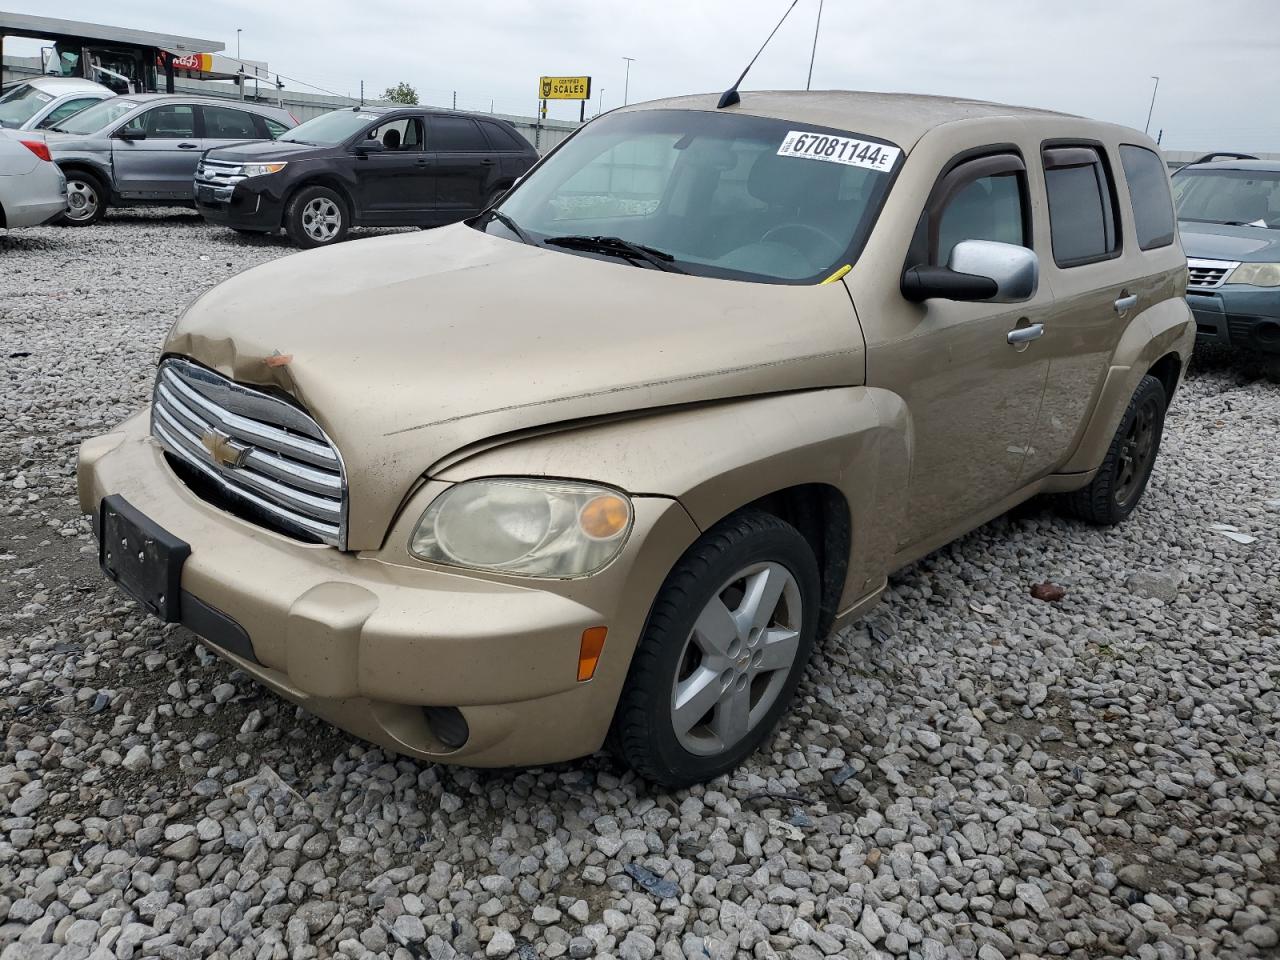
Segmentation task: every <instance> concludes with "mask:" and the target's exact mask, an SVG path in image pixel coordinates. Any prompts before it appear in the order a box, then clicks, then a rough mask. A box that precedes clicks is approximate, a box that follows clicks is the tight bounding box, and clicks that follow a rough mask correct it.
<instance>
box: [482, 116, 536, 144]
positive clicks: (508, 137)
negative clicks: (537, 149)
mask: <svg viewBox="0 0 1280 960" xmlns="http://www.w3.org/2000/svg"><path fill="white" fill-rule="evenodd" d="M480 126H481V128H482V129H483V130H484V133H485V136H486V137H488V138H489V143H490V144H492V146H493V149H495V150H502V151H503V152H507V151H512V152H514V151H516V150H520V151H527V150H532V149H533V145H532V144H531V143H529V141H528V140H525V139H524V138H523V137H521V136H520V134H518V133H516V132H515V131H514V130H511V129H509V128H508V127H504V126H503V125H502V124H500V123H493V122H492V121H489V120H481V121H480Z"/></svg>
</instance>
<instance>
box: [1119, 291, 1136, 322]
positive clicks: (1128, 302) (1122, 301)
mask: <svg viewBox="0 0 1280 960" xmlns="http://www.w3.org/2000/svg"><path fill="white" fill-rule="evenodd" d="M1137 305H1138V295H1137V294H1136V293H1126V294H1124V295H1122V296H1121V297H1120V298H1119V299H1117V300H1116V304H1115V306H1116V313H1118V314H1120V316H1122V317H1123V316H1124V315H1125V314H1126V313H1128V312H1129V311H1130V310H1132V309H1133V308H1134V307H1136V306H1137Z"/></svg>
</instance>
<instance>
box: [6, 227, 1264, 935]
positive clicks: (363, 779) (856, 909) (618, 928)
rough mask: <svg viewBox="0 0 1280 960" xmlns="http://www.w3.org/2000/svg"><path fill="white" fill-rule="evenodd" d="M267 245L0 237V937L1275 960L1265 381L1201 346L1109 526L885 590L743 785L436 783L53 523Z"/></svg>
mask: <svg viewBox="0 0 1280 960" xmlns="http://www.w3.org/2000/svg"><path fill="white" fill-rule="evenodd" d="M289 252H290V250H289V248H288V247H286V246H285V245H284V244H283V243H282V242H280V241H272V240H258V241H246V240H243V239H241V238H239V237H237V236H235V235H234V234H232V233H230V232H229V231H221V230H212V229H208V228H205V227H204V226H202V225H201V224H200V223H199V221H198V220H195V219H194V218H193V217H192V216H191V215H190V214H188V213H184V212H181V211H162V212H154V213H153V212H147V213H118V214H116V215H115V216H114V217H113V218H112V219H111V220H109V221H108V222H107V223H105V224H103V225H101V226H98V227H95V228H92V229H85V230H59V229H39V230H28V231H24V232H14V233H9V234H3V233H0V366H2V369H3V371H4V374H3V382H4V390H3V395H2V397H0V611H2V615H0V650H2V651H3V653H4V662H3V663H2V664H0V718H2V719H3V723H4V726H5V739H4V742H3V744H2V745H0V958H3V960H17V958H45V957H54V956H57V957H66V958H83V957H86V956H89V957H94V958H107V957H111V956H114V957H117V958H121V960H127V958H130V957H164V958H169V957H172V958H178V957H208V956H212V957H217V958H228V957H230V958H246V960H247V958H256V960H267V958H274V960H283V958H285V957H296V958H307V957H313V956H334V955H338V954H340V955H343V956H348V957H371V956H378V957H382V956H394V957H395V958H397V960H415V958H422V957H431V958H441V957H452V956H455V955H457V956H464V957H465V956H488V957H503V956H508V955H510V956H517V957H520V958H533V957H557V956H564V955H568V956H570V957H589V956H615V957H622V958H627V960H632V958H644V960H647V958H651V957H654V956H661V957H663V958H673V960H674V958H681V957H689V958H695V957H713V958H728V957H734V956H754V957H757V958H765V957H786V958H795V960H814V958H819V957H823V956H841V957H868V956H876V955H879V956H896V957H912V958H942V957H952V958H971V957H977V958H979V960H999V958H1002V957H1014V956H1021V957H1033V956H1034V957H1042V956H1069V957H1081V958H1083V957H1103V956H1122V955H1124V956H1133V957H1139V958H1144V960H1152V958H1174V957H1205V958H1208V957H1250V956H1276V955H1277V946H1276V945H1277V937H1278V935H1280V903H1277V896H1278V894H1280V863H1278V862H1277V852H1278V848H1280V804H1278V799H1280V728H1278V724H1277V721H1278V719H1280V691H1278V689H1277V688H1278V685H1280V656H1278V655H1277V642H1278V641H1277V634H1278V633H1280V596H1278V594H1280V586H1278V581H1280V551H1278V550H1277V548H1276V543H1277V537H1278V535H1280V529H1278V527H1277V519H1280V462H1278V461H1280V457H1278V456H1277V449H1278V446H1277V444H1280V387H1275V386H1271V385H1268V384H1266V383H1265V382H1262V381H1261V380H1260V379H1258V378H1257V376H1256V374H1255V373H1253V372H1251V371H1250V370H1248V369H1245V368H1242V367H1239V366H1233V365H1232V361H1231V360H1230V358H1223V357H1210V358H1208V360H1207V361H1203V362H1202V361H1198V363H1197V368H1196V369H1195V371H1194V374H1193V376H1192V378H1191V379H1190V380H1189V381H1188V383H1187V384H1186V385H1185V387H1184V388H1183V389H1182V391H1181V392H1180V394H1179V397H1178V400H1177V402H1176V404H1175V406H1174V408H1173V411H1172V413H1171V415H1170V419H1169V424H1168V429H1167V433H1166V438H1165V446H1164V450H1163V452H1162V455H1161V459H1160V462H1159V464H1158V467H1157V473H1156V475H1155V478H1154V480H1153V482H1152V484H1151V487H1150V489H1149V490H1148V493H1147V496H1146V500H1145V501H1144V503H1143V505H1142V507H1141V508H1140V509H1139V511H1138V513H1137V514H1136V515H1135V517H1134V518H1133V519H1132V520H1130V521H1129V522H1128V523H1127V524H1125V525H1124V526H1123V527H1121V528H1119V529H1118V530H1112V531H1098V530H1094V529H1090V528H1087V527H1084V526H1082V525H1079V524H1077V523H1074V522H1068V521H1065V520H1062V519H1059V518H1057V517H1056V516H1055V515H1054V514H1053V513H1052V512H1051V511H1050V510H1049V509H1048V508H1047V507H1046V506H1045V505H1043V504H1032V505H1029V506H1027V507H1025V508H1022V509H1020V510H1018V511H1016V512H1015V513H1014V514H1012V515H1010V516H1008V517H1005V518H1002V519H1000V520H997V521H995V522H993V523H991V524H988V525H987V526H985V527H983V528H982V529H980V530H978V531H977V532H975V533H973V534H971V535H969V536H967V537H965V538H964V539H963V540H961V541H959V542H957V543H956V544H953V545H952V546H950V547H947V548H945V549H943V550H941V551H939V552H938V553H936V554H934V555H933V556H930V557H929V558H927V559H925V560H923V561H921V562H920V563H918V564H916V565H914V566H913V567H911V568H909V569H907V570H905V571H903V572H902V573H900V574H899V575H897V576H896V577H894V579H893V581H892V588H891V590H890V591H889V593H888V595H887V596H886V598H885V600H884V601H883V602H882V603H881V604H880V606H879V607H878V608H877V609H876V610H875V611H874V613H873V614H872V615H871V617H870V618H869V619H868V620H867V621H866V622H865V623H861V624H857V625H855V626H854V627H853V628H851V629H849V630H847V631H846V632H845V633H844V634H842V635H841V636H839V637H836V638H831V639H829V640H828V641H827V642H826V643H825V644H824V645H823V647H822V649H821V650H820V652H819V654H818V655H817V657H816V659H815V662H814V664H813V667H812V669H811V670H810V672H809V674H808V677H807V679H806V681H805V683H804V684H803V686H802V687H801V691H800V699H799V702H798V704H797V705H796V709H795V710H794V712H793V714H792V715H791V717H790V718H789V719H787V720H786V721H785V722H784V724H783V726H782V727H781V729H780V730H779V732H778V734H777V736H776V738H775V739H774V741H773V742H772V745H771V746H770V747H769V749H768V750H767V751H762V752H760V753H758V754H757V755H756V756H755V757H753V758H752V759H751V760H750V761H749V763H748V764H747V765H745V766H744V767H743V769H742V770H741V771H740V772H739V774H738V775H737V776H735V777H733V778H728V779H721V780H719V781H717V782H715V783H712V784H710V785H708V786H707V787H705V788H696V789H693V790H690V791H682V792H679V793H674V794H668V793H662V792H656V791H654V790H651V789H649V788H648V787H646V786H645V785H643V784H641V783H637V782H636V781H635V780H634V779H633V778H632V777H630V776H628V775H622V774H621V773H620V771H619V770H618V768H616V767H615V766H614V765H613V764H612V763H611V762H610V761H609V760H608V759H607V758H605V757H603V756H601V757H593V758H589V759H586V760H583V761H580V762H577V763H573V764H567V765H564V766H561V767H558V768H554V769H544V770H527V771H498V772H476V771H468V770H461V769H450V768H445V767H437V766H432V765H430V764H425V763H418V762H415V761H407V760H403V759H397V758H396V757H393V756H388V755H386V754H385V753H383V752H382V751H380V750H377V749H372V748H370V747H369V746H368V745H367V744H365V743H363V742H361V741H358V740H356V739H353V738H351V737H349V736H347V735H345V734H343V733H341V732H339V731H336V730H334V729H333V728H331V727H329V726H327V725H325V724H324V723H322V722H320V721H317V720H315V719H313V718H311V717H309V716H306V715H304V714H302V713H300V712H299V711H298V710H296V709H295V708H294V707H292V706H291V705H289V704H287V703H285V702H284V701H282V700H279V699H277V698H276V697H275V696H273V695H272V694H270V693H268V692H266V691H264V690H263V689H261V688H259V687H258V686H256V685H255V684H254V683H253V682H252V681H250V680H249V679H248V678H247V677H245V676H244V675H242V674H240V673H237V672H236V671H234V670H232V669H230V668H229V667H228V666H227V665H225V664H224V663H223V662H222V661H220V660H218V659H217V658H215V657H214V656H212V655H211V654H209V653H208V652H207V651H205V650H204V649H203V648H202V647H200V646H199V645H197V644H196V643H194V642H193V640H192V637H191V636H190V635H189V634H187V633H185V632H184V631H183V630H181V629H179V628H165V627H162V626H161V625H159V624H158V623H156V622H155V621H153V620H150V619H147V618H145V617H143V616H140V615H139V613H138V611H137V609H136V608H135V607H134V605H133V604H132V603H130V602H128V601H126V600H125V599H124V597H123V596H122V595H121V594H119V593H117V592H116V591H115V590H113V589H111V588H109V587H108V586H107V585H106V584H105V583H104V581H103V580H102V578H101V577H100V576H99V574H98V571H97V569H96V565H95V558H94V552H95V551H94V547H93V546H92V541H91V539H90V534H89V525H88V523H87V522H86V521H85V520H83V519H82V518H81V517H80V516H79V511H78V509H77V506H76V501H75V492H74V459H75V450H76V444H77V443H78V442H79V441H80V440H81V439H82V438H84V437H86V436H90V435H92V434H94V433H97V432H100V431H102V430H103V429H105V428H107V427H109V426H111V425H113V424H114V423H116V422H117V421H119V420H120V419H121V418H123V417H124V416H125V415H126V413H128V412H129V411H130V410H132V409H134V408H136V407H138V406H139V405H141V404H142V403H143V402H144V400H145V398H146V396H147V394H148V391H149V387H150V381H151V376H152V363H153V361H154V359H155V357H156V353H157V347H158V344H159V342H160V340H161V338H162V336H163V335H164V332H165V330H166V329H167V327H168V325H169V323H170V321H171V319H172V317H173V316H174V315H175V314H176V312H177V311H178V310H179V309H180V308H181V306H182V305H183V303H185V302H186V300H187V299H188V298H190V297H191V296H193V295H194V294H195V293H197V292H199V291H200V290H201V289H203V288H204V287H207V286H209V285H210V284H212V283H215V282H217V281H219V280H221V279H223V278H224V277H226V276H228V275H230V274H232V273H234V272H236V271H238V270H240V269H242V268H244V267H246V266H249V265H252V264H254V263H259V262H262V261H265V260H269V259H271V258H273V257H277V256H282V255H286V254H288V253H289ZM1213 524H1230V525H1232V526H1234V527H1236V528H1238V531H1240V532H1242V533H1245V534H1248V535H1250V536H1253V537H1256V541H1255V542H1253V543H1248V544H1242V543H1237V542H1235V541H1233V540H1231V539H1229V538H1228V537H1226V536H1224V535H1223V532H1221V531H1216V530H1213V529H1212V528H1211V525H1213ZM1045 580H1050V581H1053V582H1055V583H1058V584H1061V585H1062V586H1064V587H1065V588H1066V596H1065V598H1064V599H1063V600H1062V601H1061V602H1058V603H1047V602H1040V601H1037V600H1034V599H1032V598H1031V597H1030V595H1029V588H1030V587H1031V585H1033V584H1035V583H1039V582H1041V581H1045Z"/></svg>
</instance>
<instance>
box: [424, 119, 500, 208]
mask: <svg viewBox="0 0 1280 960" xmlns="http://www.w3.org/2000/svg"><path fill="white" fill-rule="evenodd" d="M428 139H429V141H430V143H431V149H432V151H433V152H434V153H435V176H436V210H437V213H438V215H439V216H438V221H437V222H439V223H454V222H456V221H458V220H465V219H466V218H467V217H471V216H475V214H477V213H479V212H480V211H481V210H482V209H484V205H485V203H486V202H487V201H488V199H489V194H491V193H492V192H493V191H494V190H495V189H496V187H497V184H498V179H499V176H500V172H501V168H500V167H499V165H498V151H496V150H494V148H493V147H492V146H490V145H489V141H488V140H487V139H486V138H485V136H484V134H483V133H482V132H481V130H480V126H479V124H477V123H476V121H474V120H472V119H471V118H470V117H458V116H448V115H437V116H432V117H431V118H430V130H429V132H428Z"/></svg>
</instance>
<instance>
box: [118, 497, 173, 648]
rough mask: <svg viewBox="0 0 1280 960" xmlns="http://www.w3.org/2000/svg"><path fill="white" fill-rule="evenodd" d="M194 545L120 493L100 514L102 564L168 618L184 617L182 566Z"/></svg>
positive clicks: (128, 590) (141, 600)
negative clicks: (148, 515) (162, 525)
mask: <svg viewBox="0 0 1280 960" xmlns="http://www.w3.org/2000/svg"><path fill="white" fill-rule="evenodd" d="M190 555H191V545H190V544H188V543H187V542H186V541H185V540H181V539H179V538H178V537H175V536H174V535H173V534H172V533H170V532H169V531H168V530H165V529H164V528H163V527H161V526H160V525H159V524H158V523H156V522H155V521H154V520H152V519H151V518H150V517H147V516H146V515H144V514H143V513H141V512H140V511H139V510H137V509H136V508H135V507H134V506H133V505H132V504H130V503H129V501H127V500H125V498H124V497H122V496H120V495H119V494H112V495H111V496H109V497H104V498H103V500H102V506H101V507H100V513H99V515H98V565H99V566H100V567H102V572H103V573H104V574H105V575H106V576H107V578H108V579H110V580H114V581H115V582H116V583H117V584H119V586H120V588H121V589H122V590H124V592H125V593H127V594H129V596H131V597H133V599H135V600H137V601H138V603H140V604H141V605H142V606H143V607H145V608H146V609H147V610H149V611H150V612H151V613H153V614H154V615H155V616H157V617H159V618H160V619H161V620H164V621H165V622H166V623H178V622H180V621H181V618H182V586H181V583H182V565H183V564H184V563H186V561H187V557H188V556H190Z"/></svg>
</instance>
